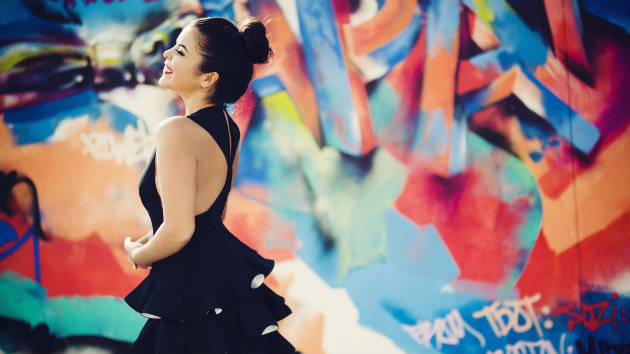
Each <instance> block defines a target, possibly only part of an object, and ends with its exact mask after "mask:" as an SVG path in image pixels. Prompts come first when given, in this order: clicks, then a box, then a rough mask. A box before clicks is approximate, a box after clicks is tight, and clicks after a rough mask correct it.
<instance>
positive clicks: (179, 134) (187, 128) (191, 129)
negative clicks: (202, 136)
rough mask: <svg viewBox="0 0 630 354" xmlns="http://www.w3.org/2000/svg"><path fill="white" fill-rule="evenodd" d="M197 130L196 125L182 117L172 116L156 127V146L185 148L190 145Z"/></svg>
mask: <svg viewBox="0 0 630 354" xmlns="http://www.w3.org/2000/svg"><path fill="white" fill-rule="evenodd" d="M197 129H198V128H197V127H196V123H195V122H193V121H192V120H190V119H189V118H187V117H184V116H173V117H169V118H167V119H165V120H163V121H162V122H161V123H160V124H159V125H158V127H157V131H156V137H157V142H158V145H173V144H174V145H179V146H186V145H189V144H190V143H191V137H192V136H194V134H195V131H196V130H197Z"/></svg>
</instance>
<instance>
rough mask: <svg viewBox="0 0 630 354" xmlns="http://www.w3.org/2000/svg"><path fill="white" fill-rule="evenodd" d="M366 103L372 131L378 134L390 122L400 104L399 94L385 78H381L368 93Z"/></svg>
mask: <svg viewBox="0 0 630 354" xmlns="http://www.w3.org/2000/svg"><path fill="white" fill-rule="evenodd" d="M368 105H369V107H370V114H371V116H372V127H373V128H374V133H375V134H376V135H380V134H379V133H382V132H383V131H384V130H386V128H387V127H388V126H389V125H390V124H391V122H392V119H393V118H394V113H396V110H397V109H398V107H399V106H400V95H399V94H398V92H396V91H395V90H394V88H393V87H392V85H390V84H389V82H387V81H386V80H381V81H379V83H378V84H377V85H376V88H375V89H374V91H372V93H371V94H370V97H369V100H368Z"/></svg>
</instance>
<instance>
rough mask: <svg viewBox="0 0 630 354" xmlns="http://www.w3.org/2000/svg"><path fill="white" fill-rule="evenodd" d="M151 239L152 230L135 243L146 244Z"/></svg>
mask: <svg viewBox="0 0 630 354" xmlns="http://www.w3.org/2000/svg"><path fill="white" fill-rule="evenodd" d="M151 237H153V229H151V230H149V232H147V233H146V234H145V235H144V236H142V237H140V238H139V239H138V240H137V241H136V242H139V243H146V242H147V241H149V240H150V239H151Z"/></svg>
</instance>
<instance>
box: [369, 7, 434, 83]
mask: <svg viewBox="0 0 630 354" xmlns="http://www.w3.org/2000/svg"><path fill="white" fill-rule="evenodd" d="M421 28H422V16H421V15H420V14H419V13H415V14H414V15H413V18H412V19H411V22H410V23H409V25H408V26H407V27H406V28H405V29H404V30H402V32H400V33H398V34H397V35H396V37H394V39H392V40H391V41H389V42H387V43H386V44H384V45H383V46H381V47H380V48H377V49H375V50H373V51H372V52H370V53H368V54H367V56H368V57H369V58H370V59H372V60H373V61H374V62H376V63H378V64H380V65H382V66H385V67H387V68H388V71H389V70H390V69H391V68H393V67H394V65H396V64H398V63H399V62H401V61H403V60H404V59H406V58H407V56H409V53H410V52H411V50H412V49H413V46H414V45H415V44H416V41H417V40H418V35H419V34H420V30H421Z"/></svg>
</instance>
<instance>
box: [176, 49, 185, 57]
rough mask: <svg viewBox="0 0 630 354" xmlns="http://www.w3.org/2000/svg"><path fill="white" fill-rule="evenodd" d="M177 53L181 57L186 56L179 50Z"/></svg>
mask: <svg viewBox="0 0 630 354" xmlns="http://www.w3.org/2000/svg"><path fill="white" fill-rule="evenodd" d="M176 52H177V54H179V55H181V56H184V52H182V51H181V50H179V49H178V50H176Z"/></svg>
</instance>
